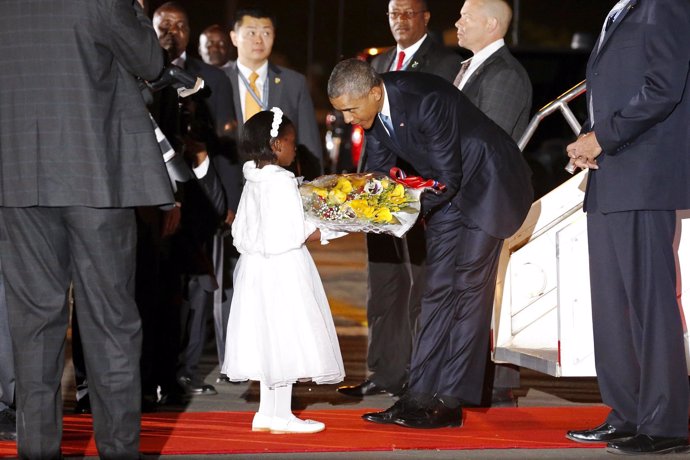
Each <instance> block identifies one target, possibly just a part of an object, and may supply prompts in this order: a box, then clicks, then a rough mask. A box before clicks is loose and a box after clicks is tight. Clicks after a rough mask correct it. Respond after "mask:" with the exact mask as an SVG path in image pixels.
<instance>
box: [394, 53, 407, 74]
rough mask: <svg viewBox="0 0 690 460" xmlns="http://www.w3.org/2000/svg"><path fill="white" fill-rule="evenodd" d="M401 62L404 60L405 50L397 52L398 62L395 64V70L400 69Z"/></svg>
mask: <svg viewBox="0 0 690 460" xmlns="http://www.w3.org/2000/svg"><path fill="white" fill-rule="evenodd" d="M403 62H405V52H404V51H400V52H399V53H398V63H397V64H396V65H395V70H400V69H402V66H403Z"/></svg>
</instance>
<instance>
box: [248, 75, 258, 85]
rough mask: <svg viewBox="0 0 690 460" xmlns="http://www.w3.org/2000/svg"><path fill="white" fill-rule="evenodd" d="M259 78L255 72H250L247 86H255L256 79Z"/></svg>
mask: <svg viewBox="0 0 690 460" xmlns="http://www.w3.org/2000/svg"><path fill="white" fill-rule="evenodd" d="M257 78H259V74H258V73H256V72H252V73H250V74H249V84H250V85H256V79H257Z"/></svg>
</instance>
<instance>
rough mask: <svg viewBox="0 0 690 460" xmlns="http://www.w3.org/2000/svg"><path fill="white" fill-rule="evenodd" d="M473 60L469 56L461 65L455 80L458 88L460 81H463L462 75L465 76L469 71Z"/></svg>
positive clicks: (454, 83) (454, 82)
mask: <svg viewBox="0 0 690 460" xmlns="http://www.w3.org/2000/svg"><path fill="white" fill-rule="evenodd" d="M471 62H472V58H469V59H467V60H465V61H463V62H462V65H461V66H460V71H459V72H458V74H457V76H456V77H455V80H453V85H455V86H456V87H457V88H460V83H462V77H464V76H465V74H466V73H467V69H469V68H470V63H471Z"/></svg>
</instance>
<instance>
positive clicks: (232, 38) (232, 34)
mask: <svg viewBox="0 0 690 460" xmlns="http://www.w3.org/2000/svg"><path fill="white" fill-rule="evenodd" d="M228 35H229V36H230V41H231V42H232V45H233V46H234V47H235V48H237V32H235V31H234V30H231V31H230V32H229V33H228Z"/></svg>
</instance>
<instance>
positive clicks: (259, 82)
mask: <svg viewBox="0 0 690 460" xmlns="http://www.w3.org/2000/svg"><path fill="white" fill-rule="evenodd" d="M237 70H238V71H239V72H240V73H241V74H242V75H244V78H246V79H247V81H249V75H251V73H252V72H256V73H257V74H258V75H259V78H257V79H256V87H257V88H258V89H259V92H260V93H261V94H259V96H261V101H262V102H264V103H266V95H265V94H264V87H265V84H266V79H267V78H268V61H266V62H264V63H263V64H262V65H261V67H259V68H258V69H256V70H252V69H250V68H249V67H247V66H244V65H242V64H241V63H240V61H239V60H238V61H237ZM237 87H238V88H239V90H240V104H241V105H242V119H243V120H244V99H245V95H246V94H247V87H246V86H244V83H243V82H242V77H240V76H239V75H238V76H237Z"/></svg>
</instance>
